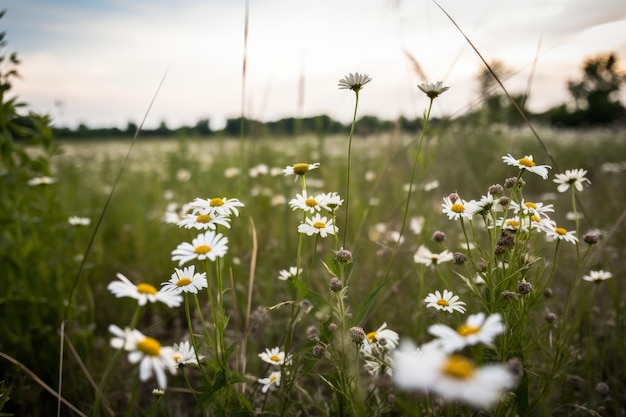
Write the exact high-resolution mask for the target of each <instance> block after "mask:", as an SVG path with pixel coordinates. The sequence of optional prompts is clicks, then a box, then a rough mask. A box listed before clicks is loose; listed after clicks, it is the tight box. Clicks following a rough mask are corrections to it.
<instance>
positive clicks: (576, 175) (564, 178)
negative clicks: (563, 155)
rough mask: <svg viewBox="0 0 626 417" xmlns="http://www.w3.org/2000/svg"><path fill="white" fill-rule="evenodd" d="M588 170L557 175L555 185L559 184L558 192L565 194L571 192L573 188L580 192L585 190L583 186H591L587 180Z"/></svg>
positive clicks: (574, 170) (573, 170) (570, 171)
mask: <svg viewBox="0 0 626 417" xmlns="http://www.w3.org/2000/svg"><path fill="white" fill-rule="evenodd" d="M585 175H587V170H586V169H568V170H567V171H565V174H555V177H556V178H555V179H554V180H553V181H554V182H555V183H557V184H559V186H558V187H557V191H558V192H560V193H564V192H565V191H567V190H569V189H570V187H571V186H574V187H576V189H577V190H578V191H582V190H583V185H585V184H587V185H589V184H591V181H589V180H588V179H587V178H585Z"/></svg>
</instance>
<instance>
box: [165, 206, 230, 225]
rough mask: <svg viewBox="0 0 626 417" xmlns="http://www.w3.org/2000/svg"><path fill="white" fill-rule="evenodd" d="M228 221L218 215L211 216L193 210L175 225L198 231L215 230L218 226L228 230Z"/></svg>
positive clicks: (228, 218) (227, 218) (228, 219)
mask: <svg viewBox="0 0 626 417" xmlns="http://www.w3.org/2000/svg"><path fill="white" fill-rule="evenodd" d="M230 221H231V219H230V217H226V216H224V215H221V214H218V213H213V215H211V214H210V213H209V212H208V211H207V212H205V211H201V210H194V213H189V214H187V215H186V216H185V217H184V218H183V219H182V220H180V221H178V222H177V223H176V225H177V226H178V227H184V228H185V229H198V230H207V229H211V230H215V229H216V228H217V226H218V225H220V226H224V227H225V228H227V229H230Z"/></svg>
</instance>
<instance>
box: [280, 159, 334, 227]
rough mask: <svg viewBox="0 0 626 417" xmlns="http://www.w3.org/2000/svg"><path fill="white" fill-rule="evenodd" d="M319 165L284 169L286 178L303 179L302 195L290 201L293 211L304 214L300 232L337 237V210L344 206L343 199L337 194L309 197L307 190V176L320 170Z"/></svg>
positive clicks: (304, 164) (299, 165) (304, 165)
mask: <svg viewBox="0 0 626 417" xmlns="http://www.w3.org/2000/svg"><path fill="white" fill-rule="evenodd" d="M319 166H320V164H319V163H314V164H308V163H299V164H295V165H290V166H287V167H286V168H285V169H283V173H284V174H285V176H289V175H295V176H296V180H297V179H298V177H300V178H302V184H303V186H302V193H300V194H297V195H296V198H293V199H292V200H291V201H289V206H290V207H291V209H292V210H294V211H296V210H301V211H302V212H304V221H303V222H302V223H300V225H299V226H298V232H299V233H303V234H306V235H307V236H313V235H317V236H320V237H322V238H325V237H327V236H328V235H337V233H338V232H339V230H338V228H337V225H336V224H335V220H336V218H335V214H336V210H337V209H338V208H339V207H340V206H341V204H343V199H342V198H341V197H340V196H339V194H337V193H336V192H331V193H320V194H317V195H309V194H308V193H307V190H306V182H305V175H306V174H307V173H308V172H309V171H311V170H312V169H316V168H319Z"/></svg>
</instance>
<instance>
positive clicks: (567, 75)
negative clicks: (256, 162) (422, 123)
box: [0, 0, 626, 128]
mask: <svg viewBox="0 0 626 417" xmlns="http://www.w3.org/2000/svg"><path fill="white" fill-rule="evenodd" d="M439 4H440V5H441V6H442V7H443V8H444V9H445V10H446V11H447V12H448V13H449V14H450V15H451V16H452V17H453V18H454V19H455V20H456V22H457V23H458V24H459V26H460V27H461V28H462V29H463V30H464V31H465V33H466V34H467V35H468V37H469V38H470V39H471V40H472V42H473V43H474V44H475V45H476V47H477V48H478V49H479V50H480V52H481V53H482V54H483V56H484V57H485V58H486V59H487V60H489V61H492V60H500V61H503V62H504V63H505V64H506V65H507V66H508V68H510V69H511V70H512V71H513V72H514V74H515V75H514V76H512V77H511V78H509V79H508V80H507V81H506V83H505V84H506V86H507V88H509V90H511V91H512V92H521V91H523V90H524V89H525V88H526V86H527V85H528V81H529V79H530V78H531V73H532V68H533V61H535V60H536V70H535V73H534V77H532V80H533V81H532V84H531V98H530V101H529V107H530V108H531V110H534V111H541V110H545V109H547V108H549V107H551V106H552V105H555V104H560V103H562V102H564V101H566V100H567V99H568V98H569V95H568V92H567V87H566V82H567V80H568V79H577V78H579V77H580V73H581V70H580V68H581V64H582V62H583V60H584V59H585V58H586V57H589V56H592V55H595V54H598V53H601V52H616V53H617V54H618V56H619V58H620V60H621V62H622V66H625V65H626V64H625V63H626V0H523V1H520V0H474V1H467V0H440V1H439ZM0 5H1V8H2V9H6V10H7V14H6V15H5V17H4V18H2V19H1V20H0V25H1V27H2V30H4V31H6V32H7V38H6V39H7V40H8V43H9V44H8V48H7V50H6V51H5V52H8V51H17V52H18V54H19V56H20V58H21V60H22V65H21V66H20V68H19V71H20V73H21V75H22V80H20V81H19V82H16V83H15V92H16V93H17V94H19V96H20V98H21V99H22V101H25V102H27V103H29V104H30V105H31V106H32V108H33V109H34V110H36V111H39V112H46V113H50V114H51V115H52V116H53V117H54V119H55V123H56V124H57V125H65V126H72V127H75V126H76V125H77V124H78V123H86V124H87V125H89V126H92V127H102V126H107V127H109V126H118V127H122V128H124V127H125V126H126V124H127V123H128V122H129V121H133V122H135V123H138V122H139V121H140V120H141V119H142V117H143V115H144V113H145V112H146V110H147V107H148V104H149V103H150V100H151V99H152V96H153V95H154V93H155V91H156V89H157V87H158V85H159V83H160V81H161V79H162V78H163V77H164V74H166V73H167V74H166V75H165V81H164V84H163V87H162V89H161V91H160V93H159V95H158V97H157V99H156V103H155V105H154V107H153V108H152V111H151V113H150V115H149V117H148V120H147V126H157V125H158V124H159V123H160V122H161V121H166V122H167V124H168V126H169V127H170V128H173V127H178V126H180V125H192V124H195V123H196V122H197V121H198V120H199V119H201V118H209V119H211V121H212V123H213V126H214V127H219V125H220V124H221V123H223V121H224V120H225V119H226V118H230V117H238V116H239V115H240V112H241V103H242V62H243V57H244V27H245V25H244V22H245V13H246V0H133V1H129V0H0ZM405 51H407V52H408V53H409V54H411V55H412V56H413V57H415V58H416V59H417V61H418V62H419V65H420V66H421V69H422V70H423V72H424V74H425V75H426V77H427V80H426V81H429V82H431V81H432V82H434V81H440V80H441V81H444V83H445V85H448V86H450V87H451V88H450V90H449V91H448V92H446V93H445V95H442V96H441V97H440V98H439V99H438V101H437V108H436V109H435V111H436V112H437V113H438V114H447V115H454V114H459V113H462V112H464V111H466V110H467V108H468V105H469V104H470V103H471V102H472V101H473V100H474V99H475V98H476V97H477V83H476V75H477V74H478V72H479V71H480V69H481V62H480V60H479V58H478V57H477V55H476V54H475V53H474V52H473V50H472V49H471V48H470V46H469V45H468V44H467V42H466V41H465V39H464V38H463V37H462V35H461V33H460V32H459V31H458V30H457V29H456V28H455V27H454V25H453V24H452V23H451V22H450V20H449V19H448V18H447V17H446V16H445V15H444V14H443V13H442V12H441V10H439V8H438V7H437V5H436V4H435V3H434V2H433V1H432V0H314V1H301V0H250V2H249V26H248V45H247V64H248V65H247V73H246V89H245V93H246V97H245V103H246V104H245V109H246V115H247V116H248V117H253V118H257V119H260V120H276V119H279V118H282V117H289V116H300V115H302V116H310V115H317V114H322V113H323V114H328V115H330V116H331V117H333V118H336V119H339V120H342V121H348V120H350V118H351V116H352V111H353V105H354V93H352V92H350V91H346V90H339V89H338V88H337V82H338V81H339V79H340V78H342V77H343V76H344V75H345V74H348V73H351V72H360V73H367V74H369V75H370V76H371V77H372V78H373V81H372V82H371V83H370V84H368V85H367V86H366V87H365V88H364V90H363V91H362V92H361V95H360V101H359V114H361V115H365V114H368V115H376V116H379V117H381V118H386V119H392V118H396V117H398V116H399V115H401V114H402V115H405V116H406V117H409V118H413V117H417V116H420V115H421V114H422V112H423V110H424V108H425V105H426V104H427V103H426V98H425V96H423V95H422V94H421V93H420V92H419V90H418V89H417V87H416V85H417V84H418V83H421V82H424V81H425V80H422V79H420V77H419V76H418V75H417V73H416V72H415V71H414V67H413V64H412V63H411V62H410V61H409V59H407V57H406V55H405Z"/></svg>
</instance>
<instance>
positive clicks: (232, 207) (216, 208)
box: [190, 197, 244, 217]
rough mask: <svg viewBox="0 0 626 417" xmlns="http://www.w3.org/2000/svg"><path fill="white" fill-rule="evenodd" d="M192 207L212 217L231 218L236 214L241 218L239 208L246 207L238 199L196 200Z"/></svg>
mask: <svg viewBox="0 0 626 417" xmlns="http://www.w3.org/2000/svg"><path fill="white" fill-rule="evenodd" d="M190 207H191V208H192V209H193V210H200V211H201V212H202V213H206V214H210V215H211V216H214V217H217V216H230V215H231V214H234V215H235V216H236V217H238V216H239V210H238V209H237V207H244V204H243V203H242V202H241V201H239V200H238V199H236V198H226V197H224V198H220V197H216V198H207V199H203V198H196V199H195V200H194V201H193V202H192V203H191V204H190Z"/></svg>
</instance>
